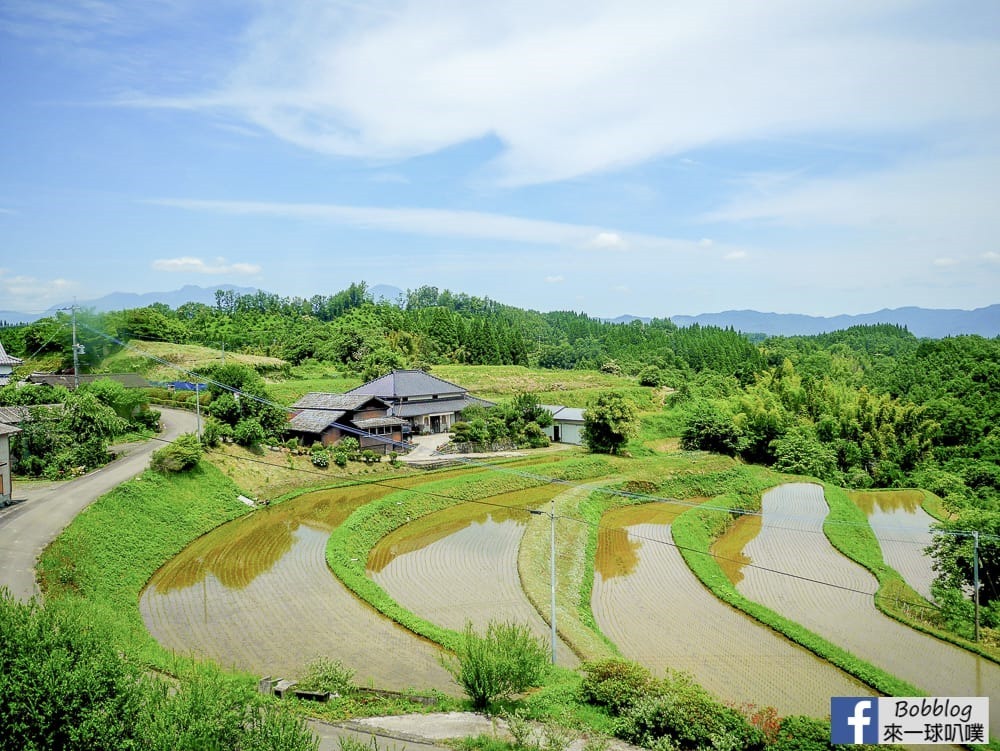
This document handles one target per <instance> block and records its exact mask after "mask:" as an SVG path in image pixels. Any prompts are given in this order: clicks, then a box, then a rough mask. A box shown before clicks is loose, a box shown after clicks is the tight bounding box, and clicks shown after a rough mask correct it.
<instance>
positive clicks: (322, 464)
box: [309, 451, 330, 469]
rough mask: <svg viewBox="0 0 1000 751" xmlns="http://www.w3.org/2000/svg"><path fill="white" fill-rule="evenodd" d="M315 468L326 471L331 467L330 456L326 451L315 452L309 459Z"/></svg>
mask: <svg viewBox="0 0 1000 751" xmlns="http://www.w3.org/2000/svg"><path fill="white" fill-rule="evenodd" d="M309 458H310V459H311V460H312V463H313V466H314V467H319V468H320V469H326V468H327V467H329V466H330V454H329V453H327V452H326V451H313V452H312V453H311V454H310V457H309Z"/></svg>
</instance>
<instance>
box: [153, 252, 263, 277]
mask: <svg viewBox="0 0 1000 751" xmlns="http://www.w3.org/2000/svg"><path fill="white" fill-rule="evenodd" d="M152 266H153V269H154V270H155V271H166V272H170V273H184V274H239V275H248V276H252V275H253V274H259V273H260V272H261V267H260V266H258V265H257V264H255V263H228V262H227V261H226V259H225V258H216V259H214V260H212V261H204V260H202V259H201V258H194V257H192V256H181V257H180V258H159V259H157V260H155V261H153V264H152Z"/></svg>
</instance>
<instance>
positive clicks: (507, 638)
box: [442, 621, 548, 709]
mask: <svg viewBox="0 0 1000 751" xmlns="http://www.w3.org/2000/svg"><path fill="white" fill-rule="evenodd" d="M547 659H548V653H547V651H546V649H545V647H544V645H543V644H542V642H541V640H539V639H537V638H535V637H534V636H532V634H531V631H530V630H529V629H528V627H527V626H525V625H523V624H518V623H510V622H507V623H499V622H497V621H490V623H489V624H488V625H487V627H486V633H485V634H478V633H476V631H475V629H474V628H473V627H472V623H471V622H466V624H465V631H464V632H463V634H462V639H461V642H460V644H459V648H458V650H456V653H455V655H454V657H451V658H450V659H448V658H444V659H442V664H443V665H444V667H445V668H446V669H447V670H448V672H450V673H451V674H452V676H453V677H454V678H455V682H456V683H458V684H459V685H460V686H461V687H462V688H463V689H464V690H465V693H466V694H467V695H468V696H469V698H470V699H471V700H472V706H473V707H474V708H476V709H485V708H486V707H488V706H489V705H490V704H492V703H493V702H494V701H495V700H497V699H501V698H509V697H510V696H512V695H513V694H517V693H520V692H522V691H524V690H525V689H527V688H529V687H530V686H535V685H537V684H538V682H539V681H540V680H541V677H542V674H543V672H544V671H545V667H546V664H547Z"/></svg>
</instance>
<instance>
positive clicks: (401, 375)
mask: <svg viewBox="0 0 1000 751" xmlns="http://www.w3.org/2000/svg"><path fill="white" fill-rule="evenodd" d="M467 391H468V389H464V388H462V387H461V386H459V385H457V384H454V383H451V382H450V381H446V380H444V379H443V378H438V377H437V376H432V375H431V374H430V373H425V372H424V371H422V370H394V371H392V372H391V373H388V374H387V375H384V376H382V377H381V378H376V379H374V380H372V381H368V383H363V384H361V385H360V386H358V387H357V388H355V389H351V390H350V391H348V392H347V393H348V394H374V395H375V396H381V397H385V398H392V399H398V398H402V397H404V396H427V395H432V394H438V395H440V396H443V395H445V394H455V395H458V394H465V393H467Z"/></svg>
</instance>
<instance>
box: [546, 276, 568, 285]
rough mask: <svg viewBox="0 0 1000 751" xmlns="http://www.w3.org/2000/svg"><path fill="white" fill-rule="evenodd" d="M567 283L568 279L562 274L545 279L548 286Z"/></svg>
mask: <svg viewBox="0 0 1000 751" xmlns="http://www.w3.org/2000/svg"><path fill="white" fill-rule="evenodd" d="M565 281H566V277H564V276H563V275H562V274H555V275H553V276H547V277H545V283H546V284H561V283H562V282H565Z"/></svg>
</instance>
